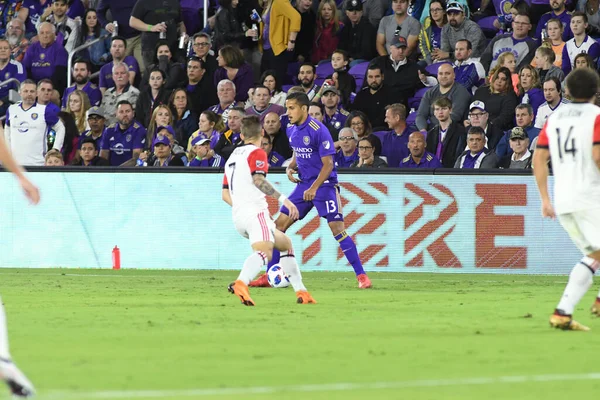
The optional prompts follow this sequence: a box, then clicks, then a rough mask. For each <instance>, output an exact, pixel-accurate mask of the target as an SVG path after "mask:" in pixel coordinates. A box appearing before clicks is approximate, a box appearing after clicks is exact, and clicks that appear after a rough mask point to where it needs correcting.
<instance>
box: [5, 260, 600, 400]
mask: <svg viewBox="0 0 600 400" xmlns="http://www.w3.org/2000/svg"><path fill="white" fill-rule="evenodd" d="M236 276H237V272H234V271H219V272H216V271H137V270H127V271H110V270H108V271H107V270H102V271H99V270H47V269H45V270H22V269H21V270H17V269H14V270H0V282H1V285H0V294H1V295H2V298H3V301H4V303H5V307H6V311H7V315H8V322H9V334H10V340H11V350H12V354H13V357H14V358H15V360H16V361H17V363H18V365H19V366H20V367H21V368H22V369H23V370H24V371H25V372H26V374H27V375H28V376H29V377H30V379H31V380H32V381H33V382H34V384H35V385H36V387H37V389H38V391H39V396H38V398H39V399H50V400H80V399H81V400H84V399H138V400H150V399H163V400H173V399H244V400H246V399H248V400H254V399H303V400H305V399H311V400H312V399H319V400H320V399H345V400H346V399H369V400H372V399H436V400H439V399H444V400H446V399H461V400H464V399H545V400H547V399H563V398H565V396H569V397H574V396H577V395H589V396H590V398H591V397H592V396H597V394H598V390H599V389H600V365H598V358H597V354H599V352H600V340H598V334H600V320H595V319H593V318H592V317H591V316H590V315H589V313H588V308H589V306H590V305H591V303H592V301H593V298H594V296H595V295H596V290H597V287H594V289H593V292H590V293H588V295H587V296H586V297H585V298H584V300H583V301H582V303H581V304H580V306H579V307H578V309H577V311H576V317H577V319H578V320H580V321H581V322H582V323H584V324H588V325H589V326H590V327H591V328H592V332H587V333H586V332H562V331H555V330H551V329H550V328H549V327H548V323H547V320H548V316H549V314H550V313H551V311H552V310H553V308H554V306H555V304H556V302H557V301H558V299H559V296H560V295H561V293H562V290H563V287H564V283H565V282H566V280H567V278H566V277H556V276H546V277H540V276H499V275H454V274H453V275H448V274H445V275H442V274H437V275H434V274H408V273H396V274H392V273H372V274H371V279H372V280H373V284H374V286H375V288H374V289H372V290H368V291H361V290H358V289H357V288H356V281H355V279H354V276H353V274H352V273H351V272H348V273H343V274H342V273H305V274H304V280H305V283H306V285H307V286H308V288H309V290H310V291H311V293H312V294H313V296H314V297H315V299H316V300H317V301H319V304H316V305H298V304H296V303H295V296H294V293H293V290H292V289H291V288H288V289H254V290H253V291H252V296H253V298H254V300H255V301H256V303H257V306H256V307H253V308H250V307H244V306H242V305H240V304H239V301H238V300H237V298H235V297H234V296H233V295H231V294H229V293H228V292H227V291H226V286H227V284H228V283H229V282H230V281H232V280H234V279H235V277H236ZM0 398H8V397H7V396H5V397H2V396H0Z"/></svg>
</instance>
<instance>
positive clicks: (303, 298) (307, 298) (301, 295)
mask: <svg viewBox="0 0 600 400" xmlns="http://www.w3.org/2000/svg"><path fill="white" fill-rule="evenodd" d="M296 297H297V298H298V299H297V300H296V302H297V303H298V304H317V301H316V300H315V299H313V298H312V296H311V295H310V293H308V292H307V291H306V290H298V291H297V292H296Z"/></svg>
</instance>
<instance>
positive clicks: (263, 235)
mask: <svg viewBox="0 0 600 400" xmlns="http://www.w3.org/2000/svg"><path fill="white" fill-rule="evenodd" d="M236 228H237V230H238V232H240V233H241V234H242V235H243V236H246V237H248V239H249V240H250V245H251V246H252V251H253V252H252V254H250V255H249V256H248V257H247V258H246V260H245V261H244V265H243V267H242V270H241V271H240V274H239V276H238V278H237V280H236V281H235V282H233V283H232V284H230V285H229V287H228V289H229V291H230V292H231V293H233V294H235V295H236V296H237V297H238V298H239V299H240V300H241V301H242V304H244V305H246V306H253V305H254V300H252V298H251V297H250V291H249V290H248V284H249V283H250V281H251V280H252V278H254V277H255V276H256V274H258V273H259V272H260V271H261V270H262V269H263V268H264V267H265V266H266V265H267V263H268V262H269V259H270V258H271V257H272V254H273V244H274V242H275V237H274V234H273V232H274V230H275V225H274V224H273V221H272V220H271V218H270V217H269V215H268V213H267V212H262V213H259V214H258V215H256V216H253V217H251V218H249V219H248V220H246V221H240V222H238V223H236Z"/></svg>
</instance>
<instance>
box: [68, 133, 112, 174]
mask: <svg viewBox="0 0 600 400" xmlns="http://www.w3.org/2000/svg"><path fill="white" fill-rule="evenodd" d="M98 150H99V147H98V143H97V142H96V140H94V138H93V137H91V136H86V137H83V140H81V141H80V142H79V157H76V158H75V160H73V163H72V164H71V165H79V166H82V167H108V166H110V163H109V162H108V160H106V159H104V158H102V157H100V156H98Z"/></svg>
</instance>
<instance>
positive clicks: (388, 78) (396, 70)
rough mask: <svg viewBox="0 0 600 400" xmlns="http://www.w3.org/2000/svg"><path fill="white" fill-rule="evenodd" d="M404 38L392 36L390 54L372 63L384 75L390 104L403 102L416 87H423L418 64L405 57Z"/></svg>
mask: <svg viewBox="0 0 600 400" xmlns="http://www.w3.org/2000/svg"><path fill="white" fill-rule="evenodd" d="M406 47H407V42H406V39H405V38H404V37H402V36H394V38H393V39H392V44H391V45H390V55H389V56H387V55H385V56H381V57H378V58H377V59H376V60H374V61H372V63H376V64H377V65H379V67H380V68H381V71H382V72H383V76H384V77H385V86H386V87H387V88H388V90H389V92H390V94H391V96H390V98H389V100H388V101H389V102H390V104H392V103H403V102H405V101H407V99H409V98H411V97H413V96H414V95H415V92H416V90H417V89H420V88H422V87H423V82H422V81H421V77H420V76H419V66H418V65H417V64H416V63H414V62H412V61H410V60H408V59H407V58H406V57H407V56H406Z"/></svg>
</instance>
